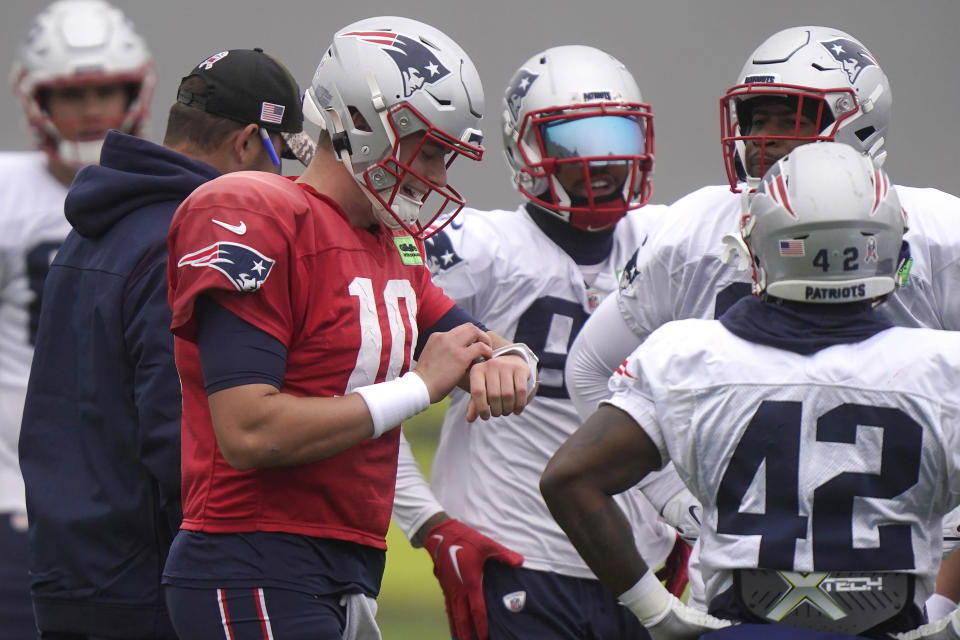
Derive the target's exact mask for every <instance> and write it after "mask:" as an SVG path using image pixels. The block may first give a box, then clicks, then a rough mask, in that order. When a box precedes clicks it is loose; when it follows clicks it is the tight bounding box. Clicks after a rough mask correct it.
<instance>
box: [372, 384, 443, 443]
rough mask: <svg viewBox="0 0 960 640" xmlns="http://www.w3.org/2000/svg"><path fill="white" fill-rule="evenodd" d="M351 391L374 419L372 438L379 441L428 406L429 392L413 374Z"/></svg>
mask: <svg viewBox="0 0 960 640" xmlns="http://www.w3.org/2000/svg"><path fill="white" fill-rule="evenodd" d="M354 391H355V392H356V393H359V394H360V397H361V398H363V401H364V402H366V403H367V409H368V410H369V411H370V417H371V418H373V435H372V436H370V437H371V438H379V437H380V436H382V435H383V434H384V433H385V432H387V431H389V430H390V429H393V428H394V427H396V426H398V425H399V424H400V423H401V422H403V421H404V420H406V419H408V418H412V417H413V416H415V415H417V414H418V413H420V412H421V411H423V410H425V409H426V408H427V407H429V406H430V391H429V390H428V389H427V385H426V383H424V381H423V378H421V377H420V376H419V375H417V374H416V373H414V372H413V371H408V372H406V373H405V374H403V375H402V376H400V377H399V378H396V379H394V380H391V381H390V382H378V383H377V384H369V385H367V386H365V387H360V388H358V389H354Z"/></svg>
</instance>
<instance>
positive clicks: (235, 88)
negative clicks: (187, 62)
mask: <svg viewBox="0 0 960 640" xmlns="http://www.w3.org/2000/svg"><path fill="white" fill-rule="evenodd" d="M194 76H195V77H198V78H200V79H201V80H203V82H204V83H205V84H206V86H207V93H206V94H205V95H201V94H195V93H193V92H191V91H185V90H183V89H181V90H180V91H179V93H178V94H177V102H180V103H182V104H184V105H186V106H188V107H193V108H195V109H201V110H203V111H206V112H207V113H209V114H212V115H215V116H220V117H221V118H227V119H229V120H235V121H236V122H240V123H243V124H250V123H253V124H256V125H259V126H260V127H262V128H263V129H266V130H267V131H270V132H274V133H281V134H283V137H284V139H285V140H286V142H287V146H288V148H289V149H290V150H291V151H293V152H294V153H295V156H294V157H296V158H297V159H299V160H300V161H301V162H303V163H304V164H305V165H306V164H309V158H310V157H312V155H313V150H314V148H315V145H314V143H313V140H311V139H310V137H309V136H308V135H307V134H305V133H303V109H302V107H301V95H300V88H299V87H298V86H297V82H296V80H294V79H293V76H292V75H291V74H290V72H289V71H288V70H287V68H286V67H285V66H283V64H282V63H280V61H278V60H277V59H276V58H274V57H273V56H270V55H268V54H266V53H264V52H263V49H260V48H255V49H230V50H229V51H221V52H220V53H216V54H214V55H212V56H210V57H208V58H206V59H205V60H203V62H201V63H200V64H198V65H197V66H196V67H194V68H193V69H192V70H191V71H190V73H188V74H187V75H186V76H184V77H183V80H186V79H188V78H191V77H194Z"/></svg>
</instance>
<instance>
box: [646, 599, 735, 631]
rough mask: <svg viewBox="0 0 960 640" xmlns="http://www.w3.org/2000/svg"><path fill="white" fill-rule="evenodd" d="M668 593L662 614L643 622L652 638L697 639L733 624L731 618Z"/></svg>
mask: <svg viewBox="0 0 960 640" xmlns="http://www.w3.org/2000/svg"><path fill="white" fill-rule="evenodd" d="M667 595H669V596H670V601H669V604H668V606H667V608H666V609H665V610H664V611H663V614H662V616H661V617H660V618H659V619H657V620H656V621H654V622H649V623H647V622H644V623H643V626H645V627H646V628H647V631H649V632H650V638H651V639H652V640H696V639H697V638H699V637H700V636H702V635H703V634H705V633H707V632H708V631H715V630H717V629H723V628H724V627H729V626H730V625H731V624H733V623H732V622H730V621H729V620H723V619H721V618H716V617H714V616H712V615H710V614H709V613H704V612H703V611H697V610H696V609H693V608H691V607H688V606H687V605H685V604H684V603H683V602H682V601H681V600H680V599H678V598H677V597H676V596H673V595H670V594H667ZM641 622H642V621H641Z"/></svg>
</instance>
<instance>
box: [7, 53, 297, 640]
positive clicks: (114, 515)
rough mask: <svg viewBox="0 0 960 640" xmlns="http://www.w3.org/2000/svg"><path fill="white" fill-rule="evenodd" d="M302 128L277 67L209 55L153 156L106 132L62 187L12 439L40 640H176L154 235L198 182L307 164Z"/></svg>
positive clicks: (162, 328)
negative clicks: (56, 234)
mask: <svg viewBox="0 0 960 640" xmlns="http://www.w3.org/2000/svg"><path fill="white" fill-rule="evenodd" d="M302 119H303V116H302V112H301V106H300V92H299V90H298V88H297V84H296V82H295V81H294V80H293V78H292V77H291V76H290V74H289V72H288V71H287V70H286V68H284V66H283V65H282V64H280V63H279V62H277V61H276V60H275V59H274V58H272V57H270V56H268V55H267V54H265V53H263V51H260V50H258V49H253V50H246V49H233V50H230V51H224V52H221V53H217V54H215V55H212V56H209V57H207V58H206V59H204V60H203V61H202V62H201V63H200V64H198V65H197V66H196V67H195V68H193V69H192V70H191V71H190V73H189V74H188V75H187V76H186V77H184V78H183V80H182V81H181V83H180V86H179V88H178V92H177V99H176V102H174V104H173V106H172V107H171V108H170V114H169V118H168V122H167V130H166V135H165V137H164V141H163V145H162V146H161V145H157V144H154V143H151V142H149V141H147V140H143V139H140V138H135V137H133V136H129V135H126V134H123V133H119V132H117V131H111V132H110V133H109V134H108V135H107V138H106V141H105V143H104V145H103V151H102V154H101V162H100V165H99V166H89V167H86V168H84V169H83V170H81V171H80V172H79V173H78V174H77V177H76V179H75V180H74V182H73V184H72V186H71V187H70V191H69V193H68V195H67V199H66V204H65V213H66V216H67V219H68V220H69V222H70V224H71V225H72V226H73V231H71V232H70V235H69V236H68V237H67V239H66V240H65V241H64V243H63V245H62V247H61V248H60V250H59V252H58V253H57V256H56V259H55V260H54V262H53V264H52V265H51V267H50V271H49V274H48V276H47V280H46V288H45V289H44V297H43V301H42V307H41V312H40V319H39V328H38V331H37V342H36V350H35V352H34V361H33V367H32V370H31V375H30V382H29V386H28V389H27V399H26V407H25V411H24V416H23V426H22V430H21V435H20V464H21V468H22V471H23V476H24V481H25V484H26V495H27V511H28V517H29V522H30V525H29V526H30V545H31V548H30V574H31V579H32V585H31V595H32V598H33V604H34V611H35V613H36V619H37V624H38V627H39V629H40V631H41V633H42V634H43V637H45V638H59V637H71V638H73V637H104V638H108V637H109V638H138V639H139V638H153V639H160V640H166V639H170V640H174V638H176V635H175V634H174V631H173V628H172V626H171V624H170V621H169V617H168V616H167V611H166V607H165V605H164V598H163V591H162V590H161V587H160V574H161V571H162V569H163V565H164V562H165V560H166V556H167V552H168V550H169V547H170V543H171V541H172V539H173V536H174V534H175V533H176V531H177V529H178V528H179V525H180V519H181V510H180V404H181V398H180V381H179V378H178V376H177V369H176V367H175V365H174V356H173V338H172V335H171V333H170V309H169V307H168V305H167V284H166V283H167V277H166V270H167V253H166V238H167V229H168V227H169V224H170V219H171V218H172V217H173V213H174V211H175V210H176V208H177V207H178V206H179V204H180V202H181V201H182V200H183V199H184V198H186V197H187V195H189V194H190V192H192V191H193V190H194V189H195V188H196V187H198V186H200V185H201V184H203V183H204V182H207V181H208V180H211V179H213V178H216V177H217V176H219V175H221V174H223V173H229V172H232V171H240V170H263V171H271V172H279V159H278V158H277V156H278V155H281V154H283V153H284V152H285V150H286V149H288V144H289V145H290V146H294V147H296V148H297V149H298V150H299V152H300V157H301V159H306V160H307V161H309V151H310V148H309V147H303V146H302V145H298V144H296V141H297V140H298V139H300V138H306V136H298V134H301V132H302ZM285 138H286V139H285ZM287 140H290V141H291V142H290V143H288V142H287ZM277 150H279V151H280V153H277ZM215 223H216V220H214V221H211V224H215ZM242 231H243V230H241V229H236V231H235V233H238V234H240V233H242ZM238 239H239V235H238ZM0 634H2V631H0Z"/></svg>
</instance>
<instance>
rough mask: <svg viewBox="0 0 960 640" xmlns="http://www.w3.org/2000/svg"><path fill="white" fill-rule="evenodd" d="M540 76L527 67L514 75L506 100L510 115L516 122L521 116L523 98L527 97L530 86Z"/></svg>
mask: <svg viewBox="0 0 960 640" xmlns="http://www.w3.org/2000/svg"><path fill="white" fill-rule="evenodd" d="M539 77H540V76H538V75H537V74H535V73H530V72H529V71H527V70H526V69H520V70H519V71H517V73H516V75H514V76H513V80H511V81H510V86H509V87H507V94H506V98H505V100H506V102H507V107H508V108H509V109H510V116H511V117H512V118H513V121H514V122H516V121H517V118H519V117H520V105H522V104H523V99H524V98H526V97H527V93H528V92H529V91H530V87H532V86H533V83H534V82H535V81H536V80H537V78H539Z"/></svg>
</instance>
